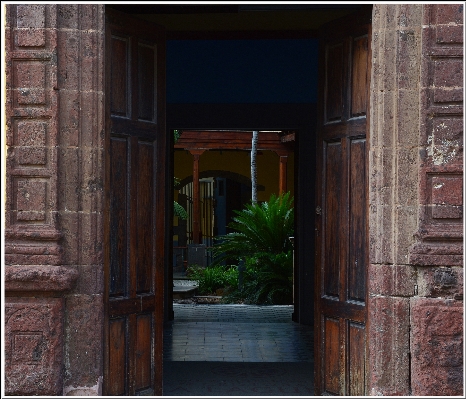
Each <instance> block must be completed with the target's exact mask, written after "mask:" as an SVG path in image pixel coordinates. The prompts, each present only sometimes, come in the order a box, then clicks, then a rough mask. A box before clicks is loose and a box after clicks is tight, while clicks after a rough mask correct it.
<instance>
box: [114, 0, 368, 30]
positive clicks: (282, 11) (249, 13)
mask: <svg viewBox="0 0 466 399" xmlns="http://www.w3.org/2000/svg"><path fill="white" fill-rule="evenodd" d="M107 7H111V8H113V9H116V10H119V11H122V12H125V13H128V14H132V15H133V16H136V17H138V18H141V19H145V20H147V21H151V22H154V23H156V24H158V25H161V26H164V27H165V29H166V30H167V31H169V32H170V31H172V32H201V31H202V32H234V31H235V32H246V31H255V32H277V31H288V32H293V31H294V32H299V31H301V32H302V31H306V32H310V31H315V30H316V29H318V28H319V27H320V26H321V25H322V24H324V23H326V22H328V21H331V20H333V19H336V18H339V17H342V16H344V15H347V14H349V13H351V12H353V11H355V10H356V9H357V8H359V7H361V5H358V4H312V3H308V4H267V3H266V2H264V3H260V4H222V5H219V4H216V5H206V4H202V5H200V4H197V5H186V4H183V5H174V4H173V3H172V4H157V3H155V4H134V5H129V4H124V5H123V4H112V5H107Z"/></svg>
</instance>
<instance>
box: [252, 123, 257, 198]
mask: <svg viewBox="0 0 466 399" xmlns="http://www.w3.org/2000/svg"><path fill="white" fill-rule="evenodd" d="M258 139H259V132H258V131H257V130H254V131H253V132H252V146H251V200H252V203H253V204H255V203H256V202H257V169H256V155H257V141H258Z"/></svg>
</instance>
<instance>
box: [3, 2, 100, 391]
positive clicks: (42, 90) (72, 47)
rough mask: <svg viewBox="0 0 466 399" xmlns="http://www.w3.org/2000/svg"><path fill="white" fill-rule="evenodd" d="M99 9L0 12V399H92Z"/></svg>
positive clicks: (95, 381) (96, 326) (96, 362)
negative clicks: (1, 23)
mask: <svg viewBox="0 0 466 399" xmlns="http://www.w3.org/2000/svg"><path fill="white" fill-rule="evenodd" d="M103 11H104V8H103V6H102V5H45V4H44V5H7V6H6V28H5V50H6V58H5V60H6V69H5V74H6V106H5V111H6V126H7V143H6V144H7V170H6V207H5V261H6V266H5V295H6V305H5V306H6V309H5V316H6V317H5V324H6V325H5V328H6V330H5V331H6V335H5V354H6V359H5V363H6V364H5V375H6V378H5V393H6V394H9V395H31V394H39V395H62V394H71V395H72V394H76V393H78V394H80V395H82V394H98V393H99V384H101V380H102V374H103V371H102V353H103V351H102V349H103V346H102V342H103V336H102V334H103V299H102V294H103V259H102V231H103V229H102V201H103V195H102V191H103V161H102V160H103V139H104V137H103V132H104V107H103V98H104V96H103V87H104V86H103V76H104V74H103V59H104V51H103V49H104V47H103V46H104V40H103V38H104V13H103ZM25 376H26V378H25Z"/></svg>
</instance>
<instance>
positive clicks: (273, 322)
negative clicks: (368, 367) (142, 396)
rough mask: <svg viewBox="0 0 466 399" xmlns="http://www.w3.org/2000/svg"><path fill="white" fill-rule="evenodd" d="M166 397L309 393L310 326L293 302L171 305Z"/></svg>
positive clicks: (166, 335)
mask: <svg viewBox="0 0 466 399" xmlns="http://www.w3.org/2000/svg"><path fill="white" fill-rule="evenodd" d="M173 309H174V313H175V318H174V321H173V322H171V323H170V324H169V325H168V326H167V327H166V328H165V331H164V390H163V391H164V395H165V396H238V395H240V396H312V395H313V394H314V386H313V385H314V383H313V381H314V375H313V374H314V368H313V365H314V358H313V331H312V327H310V326H304V325H300V324H297V323H294V322H293V321H291V315H292V312H293V306H254V305H200V304H173Z"/></svg>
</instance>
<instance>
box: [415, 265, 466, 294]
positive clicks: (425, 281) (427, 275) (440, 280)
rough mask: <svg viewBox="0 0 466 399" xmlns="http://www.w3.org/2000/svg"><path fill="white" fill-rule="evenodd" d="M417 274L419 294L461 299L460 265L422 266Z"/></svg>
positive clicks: (462, 274)
mask: <svg viewBox="0 0 466 399" xmlns="http://www.w3.org/2000/svg"><path fill="white" fill-rule="evenodd" d="M417 274H418V278H417V281H418V282H417V284H418V295H419V296H421V297H432V298H448V299H458V300H463V285H464V272H463V268H462V267H458V266H457V267H438V266H436V267H422V268H419V269H418V272H417Z"/></svg>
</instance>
